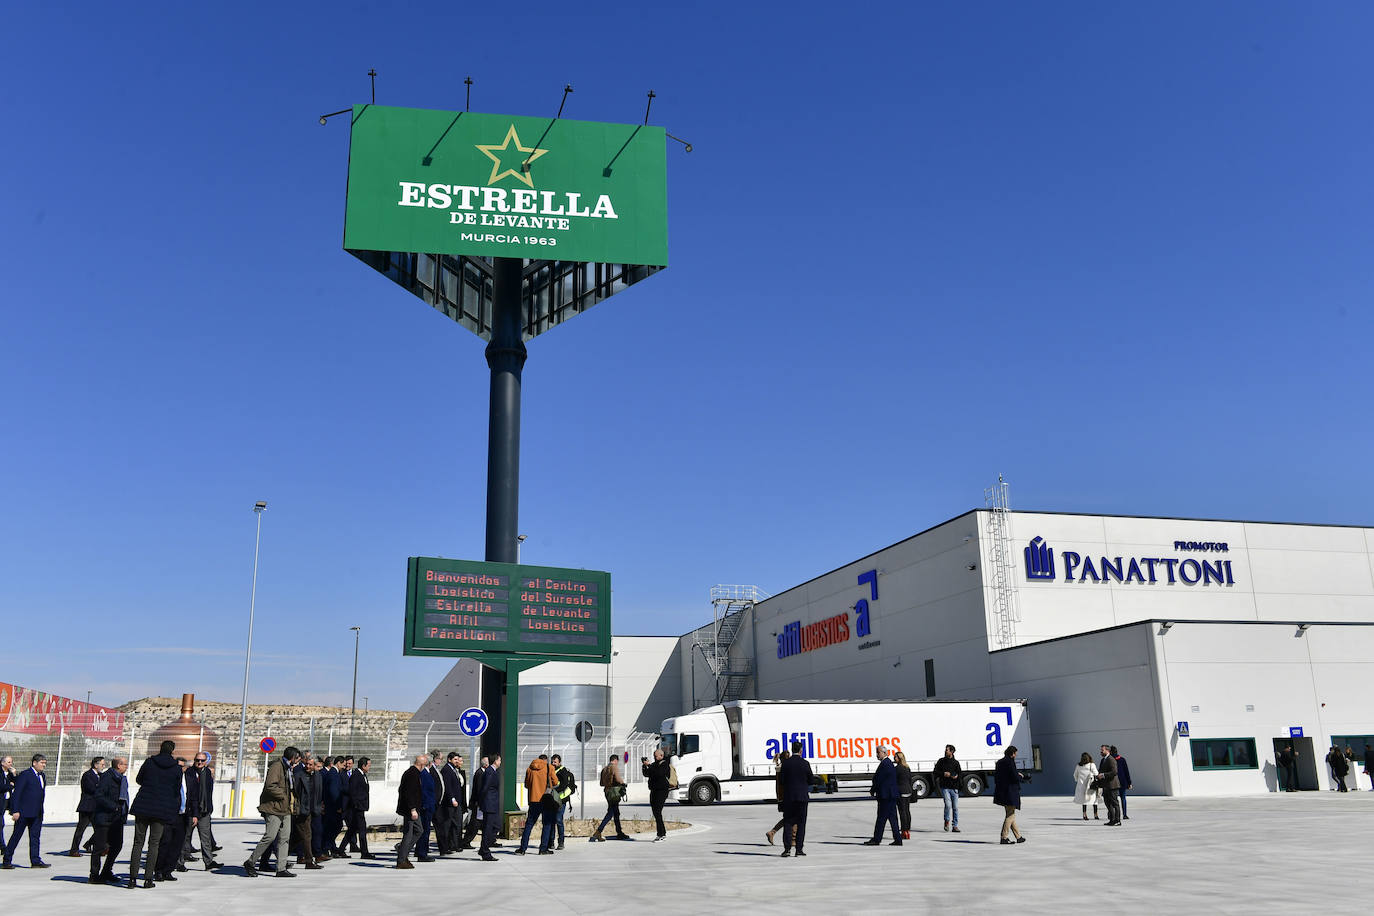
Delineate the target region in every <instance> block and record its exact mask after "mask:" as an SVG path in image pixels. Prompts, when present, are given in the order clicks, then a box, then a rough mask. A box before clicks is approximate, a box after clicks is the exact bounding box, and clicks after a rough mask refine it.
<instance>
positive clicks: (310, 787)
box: [277, 751, 322, 871]
mask: <svg viewBox="0 0 1374 916" xmlns="http://www.w3.org/2000/svg"><path fill="white" fill-rule="evenodd" d="M314 775H315V757H314V755H313V754H312V753H311V752H310V751H306V752H305V753H304V754H302V755H301V759H300V762H299V763H297V764H296V765H295V766H294V767H293V768H292V770H291V790H292V791H293V792H294V793H295V795H296V813H295V815H293V817H292V819H291V820H292V827H293V828H294V830H295V836H294V838H293V839H292V841H291V845H292V846H293V847H294V848H295V850H296V864H297V865H304V866H305V868H306V870H307V871H315V870H318V869H320V868H321V867H322V866H320V864H319V863H318V862H316V861H315V847H314V837H313V833H312V831H311V819H312V818H313V817H314V812H315V801H316V796H315V780H314ZM277 854H278V855H281V851H280V850H278V851H277Z"/></svg>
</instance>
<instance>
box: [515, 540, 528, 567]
mask: <svg viewBox="0 0 1374 916" xmlns="http://www.w3.org/2000/svg"><path fill="white" fill-rule="evenodd" d="M527 537H529V535H528V534H518V535H516V536H515V562H516V563H517V564H518V563H519V562H520V547H521V545H522V544H524V543H525V539H526V538H527Z"/></svg>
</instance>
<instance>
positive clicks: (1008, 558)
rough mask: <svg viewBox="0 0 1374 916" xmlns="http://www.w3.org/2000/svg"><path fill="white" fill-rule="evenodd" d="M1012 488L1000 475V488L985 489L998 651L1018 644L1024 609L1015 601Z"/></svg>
mask: <svg viewBox="0 0 1374 916" xmlns="http://www.w3.org/2000/svg"><path fill="white" fill-rule="evenodd" d="M1009 489H1010V485H1009V484H1008V483H1007V482H1006V480H1004V479H1003V478H1002V475H1001V474H998V475H997V485H996V486H993V487H988V488H986V489H985V490H983V502H984V505H985V507H986V508H987V510H988V558H989V559H990V560H991V567H992V568H991V570H990V572H991V575H990V576H989V579H990V584H991V586H992V616H993V640H994V642H995V643H996V645H997V648H999V649H1006V648H1009V647H1011V646H1014V645H1016V624H1017V622H1018V621H1019V620H1020V619H1021V609H1020V607H1019V606H1018V604H1017V600H1016V575H1015V570H1014V567H1013V565H1012V553H1011V531H1010V527H1009V525H1008V524H1007V516H1008V515H1009V514H1010V513H1011V504H1010V499H1009V495H1008V490H1009Z"/></svg>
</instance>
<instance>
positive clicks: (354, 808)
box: [343, 757, 376, 859]
mask: <svg viewBox="0 0 1374 916" xmlns="http://www.w3.org/2000/svg"><path fill="white" fill-rule="evenodd" d="M371 768H372V758H370V757H363V758H362V759H360V760H359V761H358V765H357V766H356V767H354V768H353V770H352V771H351V772H350V773H349V774H348V834H347V835H346V836H345V837H344V842H343V845H344V848H345V849H346V848H347V847H348V845H349V844H350V843H352V844H353V845H354V846H355V847H356V848H357V849H358V850H359V852H358V858H360V859H375V858H376V856H374V855H373V854H372V853H370V852H368V851H367V809H368V808H369V807H371V805H372V787H371V786H369V785H368V782H367V771H368V770H369V769H371Z"/></svg>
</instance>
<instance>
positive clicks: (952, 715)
mask: <svg viewBox="0 0 1374 916" xmlns="http://www.w3.org/2000/svg"><path fill="white" fill-rule="evenodd" d="M661 739H662V742H663V747H664V749H665V751H666V752H667V753H668V754H669V759H670V760H671V761H672V764H673V766H674V768H675V769H676V770H677V778H678V788H677V790H676V791H675V792H674V793H673V794H672V796H671V797H672V798H674V799H675V800H676V801H678V802H681V803H683V804H710V803H711V802H715V801H746V800H757V799H771V798H773V797H774V783H773V777H774V772H775V771H774V763H773V760H774V758H775V757H777V755H778V754H779V753H780V752H781V751H784V750H789V751H790V750H791V746H792V743H793V742H800V743H801V744H802V754H803V756H805V757H806V759H807V760H808V761H809V762H810V764H811V771H812V772H813V773H814V774H816V776H818V777H823V785H824V790H825V791H827V792H833V791H835V788H836V785H837V783H838V782H840V781H844V780H853V781H862V782H867V781H868V780H870V779H871V778H872V776H873V772H874V770H875V769H876V768H877V766H878V759H877V757H876V751H877V748H878V746H879V745H886V746H887V747H889V748H892V749H893V751H894V752H895V751H901V752H903V753H904V754H905V755H906V759H907V764H908V765H909V766H910V767H911V771H912V774H913V776H914V777H915V788H916V791H917V792H918V793H919V794H920V795H921V797H925V796H927V795H930V794H931V792H932V791H934V789H933V784H932V780H931V775H930V774H931V770H932V769H933V768H934V766H935V761H936V760H937V759H939V758H940V757H943V756H944V753H945V745H946V744H952V745H954V747H955V757H956V759H958V761H959V763H960V765H961V767H962V768H963V777H962V785H961V791H962V793H963V794H965V795H979V794H981V793H982V792H983V790H984V789H985V788H986V787H987V786H988V785H989V784H990V783H991V781H992V769H993V767H994V766H995V765H996V763H997V761H998V760H999V759H1001V757H1002V756H1003V753H1004V752H1005V751H1006V749H1007V748H1008V747H1010V746H1012V745H1015V746H1016V749H1017V754H1016V765H1017V767H1018V768H1019V769H1023V770H1026V769H1033V768H1034V767H1033V766H1032V764H1033V763H1038V761H1037V760H1035V756H1036V755H1035V754H1034V751H1033V749H1032V747H1031V735H1030V715H1029V713H1028V710H1027V706H1026V701H1025V700H735V701H732V702H729V703H725V704H723V705H720V706H708V707H706V708H704V709H697V710H694V711H692V712H690V713H687V714H686V715H681V716H676V717H674V718H672V719H664V720H663V732H662V735H661Z"/></svg>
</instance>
